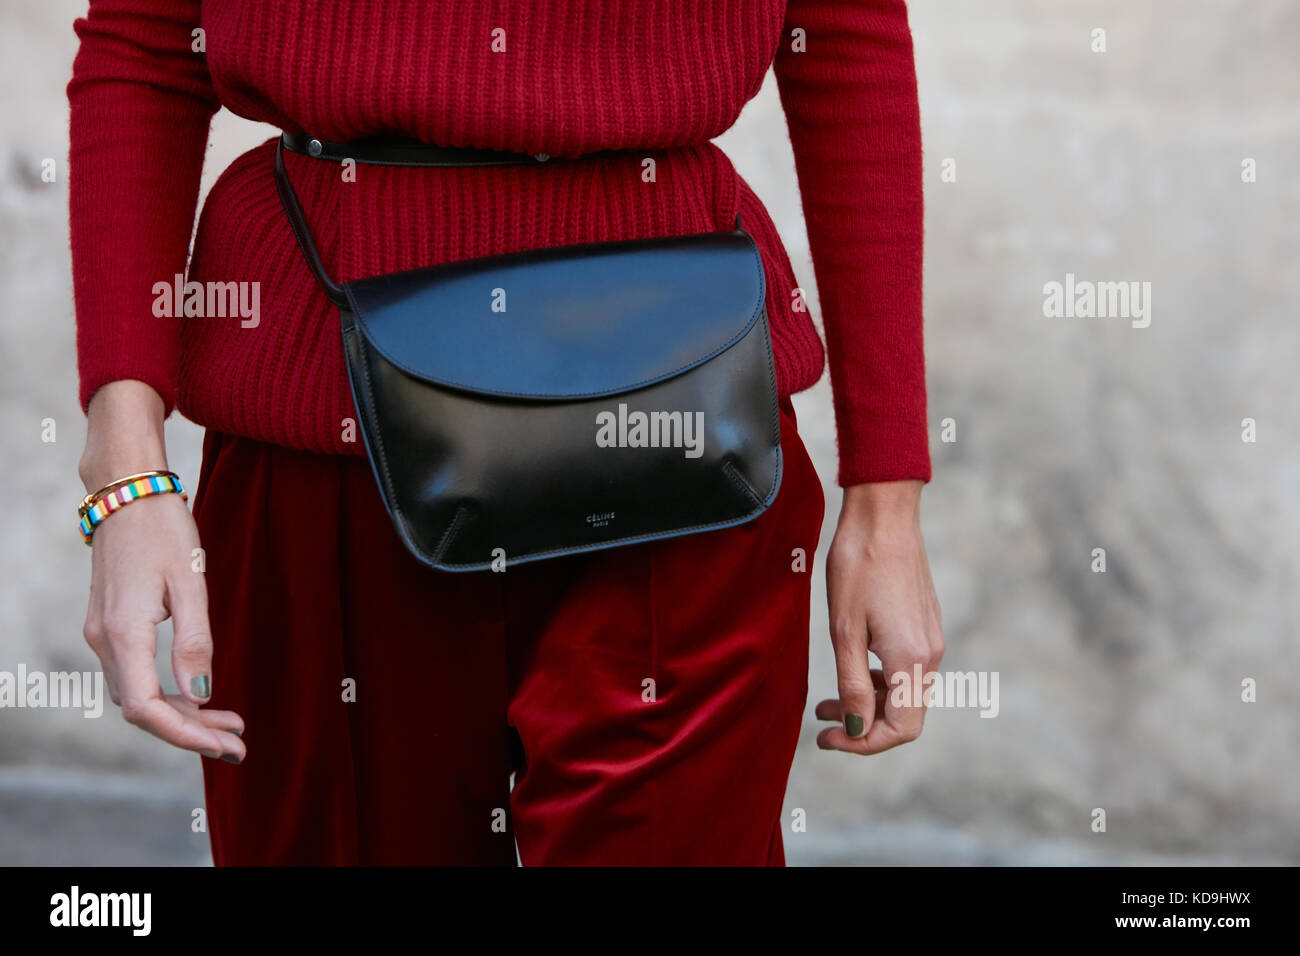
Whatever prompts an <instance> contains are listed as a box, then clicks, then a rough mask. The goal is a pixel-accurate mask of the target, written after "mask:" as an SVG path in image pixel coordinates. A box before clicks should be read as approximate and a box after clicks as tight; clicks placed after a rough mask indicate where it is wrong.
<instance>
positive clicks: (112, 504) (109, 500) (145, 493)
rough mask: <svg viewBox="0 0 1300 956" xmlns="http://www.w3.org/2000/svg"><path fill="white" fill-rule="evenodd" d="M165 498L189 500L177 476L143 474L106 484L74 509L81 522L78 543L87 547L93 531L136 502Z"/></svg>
mask: <svg viewBox="0 0 1300 956" xmlns="http://www.w3.org/2000/svg"><path fill="white" fill-rule="evenodd" d="M166 494H178V495H180V496H181V501H188V500H189V495H187V494H186V493H185V489H184V488H183V487H182V486H181V479H180V475H178V474H176V472H174V471H146V472H141V473H140V474H138V475H130V476H128V477H126V478H119V479H118V480H117V481H114V482H110V483H109V484H107V485H105V486H104V487H103V488H100V489H99V490H98V491H96V492H93V493H91V494H88V495H86V497H85V498H83V499H81V507H79V508H78V509H77V516H78V517H79V518H80V519H81V540H82V541H84V542H86V544H90V543H91V542H90V539H91V538H92V537H94V534H95V528H97V527H98V526H99V524H100V523H101V522H102V521H103V520H104V519H105V518H107V517H108V516H109V515H111V514H112V513H113V512H114V511H117V509H119V508H121V507H123V506H124V505H128V504H130V503H131V502H133V501H135V500H136V499H137V498H148V497H149V496H150V495H166Z"/></svg>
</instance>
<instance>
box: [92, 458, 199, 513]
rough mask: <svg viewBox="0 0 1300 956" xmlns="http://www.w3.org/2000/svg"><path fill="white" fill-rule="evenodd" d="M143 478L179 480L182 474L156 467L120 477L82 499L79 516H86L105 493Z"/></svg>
mask: <svg viewBox="0 0 1300 956" xmlns="http://www.w3.org/2000/svg"><path fill="white" fill-rule="evenodd" d="M141 478H175V479H177V480H178V481H179V480H180V475H178V474H176V472H174V471H166V470H164V469H158V468H155V469H154V470H152V471H142V472H139V473H138V474H134V475H127V476H126V477H125V478H119V479H117V480H116V481H110V482H109V483H108V484H106V485H105V486H104V487H103V488H100V489H99V490H98V491H92V492H91V493H90V494H88V495H86V497H84V498H82V499H81V504H80V505H79V506H78V507H77V517H78V518H84V517H86V512H87V511H89V510H90V509H91V508H93V507H95V502H96V501H98V500H99V499H100V498H102V497H104V495H106V494H109V493H110V492H113V491H116V490H117V489H118V488H121V487H123V486H124V485H129V484H130V483H131V482H133V481H139V480H140V479H141Z"/></svg>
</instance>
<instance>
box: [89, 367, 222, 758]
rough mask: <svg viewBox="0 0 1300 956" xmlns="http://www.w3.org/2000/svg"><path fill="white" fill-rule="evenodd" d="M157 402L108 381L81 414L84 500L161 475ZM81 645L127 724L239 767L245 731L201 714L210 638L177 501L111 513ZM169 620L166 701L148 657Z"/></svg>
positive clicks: (195, 536)
mask: <svg viewBox="0 0 1300 956" xmlns="http://www.w3.org/2000/svg"><path fill="white" fill-rule="evenodd" d="M162 422H163V403H162V400H161V398H159V396H158V393H157V392H155V391H154V390H153V389H152V388H150V387H149V386H148V385H145V384H144V383H142V382H136V381H120V382H112V383H110V384H108V385H105V386H103V387H102V388H100V389H99V390H98V391H96V393H95V396H94V398H93V399H92V400H91V402H90V406H89V408H88V409H87V425H88V428H87V437H86V451H85V453H84V454H83V455H82V459H81V469H80V470H81V477H82V480H83V481H84V482H85V485H86V488H87V490H88V491H94V490H96V489H98V488H101V487H103V486H104V485H105V484H108V483H109V482H110V481H114V480H116V479H117V478H121V477H124V476H126V475H129V474H134V473H136V472H140V471H147V470H150V469H153V468H166V467H167V466H166V455H165V450H164V444H163V437H162V435H163V429H162ZM91 540H92V543H93V548H92V552H93V553H92V557H91V579H90V606H89V608H88V610H87V612H86V625H85V629H84V634H85V638H86V643H87V644H89V645H90V648H91V650H93V651H94V652H95V654H96V655H97V656H98V657H99V660H100V664H101V665H102V667H103V671H104V679H105V681H106V682H107V684H108V692H109V696H110V697H111V698H112V700H113V703H115V704H117V705H118V706H119V707H121V708H122V716H123V717H125V718H126V720H127V721H128V722H129V723H132V724H135V725H136V726H137V727H140V728H141V729H143V730H147V731H149V733H151V734H153V735H154V736H156V737H159V738H161V739H162V740H165V741H167V742H168V743H169V744H172V745H173V746H176V747H181V748H183V749H185V750H194V751H197V752H198V753H201V754H204V755H205V756H208V757H221V758H222V759H225V760H230V761H232V762H235V763H239V762H240V761H242V760H243V759H244V756H245V754H246V750H245V748H244V742H243V741H242V740H241V739H240V735H241V734H242V733H243V730H244V722H243V720H242V719H241V718H240V716H239V715H238V714H236V713H234V712H233V711H228V710H206V709H203V707H202V705H203V704H205V703H207V700H208V698H209V697H210V696H211V694H212V690H211V683H212V677H211V675H212V634H211V630H210V628H209V626H208V605H207V586H206V584H205V583H204V578H203V571H202V563H201V562H200V561H198V560H197V557H198V555H199V551H198V548H199V533H198V528H197V526H196V525H195V523H194V518H193V516H192V515H191V514H190V511H189V509H188V508H187V507H186V506H185V502H183V501H182V500H181V498H180V496H179V495H176V494H163V495H152V496H150V497H147V498H141V499H139V500H137V501H133V502H131V503H130V504H129V505H127V506H125V507H123V508H122V509H120V510H119V511H116V512H114V513H113V514H112V515H110V516H109V517H108V518H106V519H105V520H104V522H103V523H102V524H100V525H99V527H98V528H96V529H95V535H94V537H93V538H92V539H91ZM168 617H170V618H171V619H172V631H173V640H172V671H173V673H174V674H175V677H176V683H177V686H178V687H179V688H180V693H179V694H164V693H163V691H162V686H161V684H160V683H159V681H158V671H157V668H156V666H155V663H154V656H155V653H156V650H157V646H158V625H159V624H161V623H162V622H163V621H165V620H167V618H168Z"/></svg>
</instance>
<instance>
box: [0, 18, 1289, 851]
mask: <svg viewBox="0 0 1300 956" xmlns="http://www.w3.org/2000/svg"><path fill="white" fill-rule="evenodd" d="M84 6H85V4H84V0H43V2H35V0H27V2H13V3H7V4H5V5H4V7H3V8H0V50H2V51H3V56H0V105H2V107H3V109H2V115H3V117H4V123H3V124H0V236H3V237H4V238H3V239H0V249H3V253H2V254H0V297H2V301H3V309H0V337H2V338H0V342H2V345H3V354H4V356H5V359H6V362H5V366H4V368H5V374H4V375H3V376H0V447H3V449H4V451H3V456H2V458H0V472H2V477H3V481H4V482H5V487H6V488H7V489H8V490H9V500H8V507H7V508H6V511H5V519H4V531H3V534H2V535H0V540H2V541H3V544H0V670H9V671H13V670H15V669H16V668H17V666H18V665H19V664H20V663H22V664H25V665H26V666H27V667H28V668H29V669H40V670H50V669H56V670H80V669H87V668H90V667H92V666H93V665H94V658H93V656H92V655H90V652H89V651H88V649H87V648H86V647H85V646H84V644H83V643H82V640H81V633H80V631H81V621H82V618H83V615H84V608H85V596H86V588H87V581H88V570H89V555H88V552H87V551H86V549H85V548H84V547H83V546H82V545H81V544H80V542H79V541H78V539H77V537H76V536H75V535H74V534H73V533H72V528H71V522H70V514H71V504H72V503H73V502H74V501H76V500H77V498H78V497H79V496H80V494H81V489H80V486H79V483H78V480H77V474H76V464H77V459H78V456H79V454H80V447H81V442H82V438H83V436H84V420H83V419H82V416H81V414H80V411H79V409H78V407H77V404H76V376H75V368H74V363H73V335H74V331H73V329H74V327H73V319H72V304H71V292H70V278H69V272H68V261H67V233H66V204H67V194H66V182H65V178H66V177H65V175H64V171H65V167H64V159H65V157H66V155H67V107H66V99H65V96H64V85H65V84H66V82H67V78H68V75H69V69H70V64H71V60H72V56H73V54H74V53H75V48H76V41H75V37H74V35H73V33H72V29H71V24H72V20H73V19H74V18H75V17H76V16H78V15H80V14H81V12H82V11H83V10H84ZM911 9H912V24H913V32H914V35H915V37H916V47H917V60H918V71H919V76H920V84H921V97H922V115H923V121H924V126H925V143H926V189H927V237H928V238H927V282H926V302H927V333H926V334H927V355H928V360H927V361H928V370H929V388H930V422H931V444H932V449H933V453H934V464H935V479H934V481H933V482H932V483H931V485H930V486H929V487H928V488H927V490H926V492H925V499H924V500H925V505H924V510H925V533H926V540H927V542H928V545H929V551H930V557H931V562H932V565H933V569H934V574H935V578H936V582H937V585H938V588H939V594H940V598H941V601H942V603H943V608H944V619H945V620H944V623H945V631H946V634H947V639H948V646H949V651H948V654H947V656H946V658H945V661H944V665H945V668H949V669H955V670H992V671H997V672H998V673H999V678H1000V691H1001V700H1000V712H999V715H998V716H997V717H996V718H995V719H991V720H989V719H981V718H980V717H979V716H978V714H977V712H975V711H973V710H946V711H944V710H939V711H934V712H932V713H931V715H930V717H929V719H928V721H927V727H926V732H925V734H924V736H923V737H922V738H921V741H920V742H919V743H917V744H913V745H911V746H909V747H906V748H903V749H901V750H898V751H895V752H891V753H889V754H887V755H883V756H879V757H874V758H868V759H854V758H850V757H847V756H845V755H836V754H823V753H821V752H819V751H818V750H817V749H816V747H815V745H814V743H813V740H814V737H815V735H816V731H817V728H818V723H817V722H816V721H814V720H813V719H812V718H811V705H812V703H815V701H816V700H818V699H820V698H822V697H824V696H830V695H832V694H833V693H834V686H835V679H834V662H833V658H832V656H831V653H830V648H829V641H828V640H827V638H826V612H825V607H824V600H822V598H821V594H822V590H823V586H822V584H821V580H822V579H821V565H822V560H821V559H822V555H823V554H824V548H825V545H826V544H827V543H828V542H829V540H830V534H831V532H832V530H833V527H834V524H833V522H834V517H835V513H836V505H837V503H838V491H837V490H836V489H835V488H834V487H833V476H834V430H833V421H832V414H831V409H830V403H829V392H828V388H827V383H826V381H825V380H823V382H822V383H821V385H819V386H818V387H817V388H816V389H814V390H812V391H810V392H808V393H805V394H804V395H802V396H800V397H799V398H798V401H797V405H798V411H799V415H800V422H801V426H802V428H803V431H804V434H805V440H806V441H807V443H808V445H809V447H810V448H811V450H812V452H813V455H814V458H815V459H816V460H817V462H818V466H819V470H820V471H821V473H822V475H823V477H824V481H825V482H826V491H827V495H828V503H829V505H830V508H829V514H828V518H827V524H826V528H825V534H824V537H823V542H822V547H823V551H822V554H819V555H818V558H817V568H816V573H817V581H818V583H817V585H816V586H815V593H816V594H817V596H818V599H817V601H816V602H815V605H814V629H813V634H812V646H813V670H812V674H811V677H810V694H809V699H810V704H809V718H808V721H807V727H806V733H805V737H804V740H803V742H802V746H801V750H800V753H799V756H798V758H797V760H796V762H795V766H794V770H793V773H792V777H791V782H790V789H789V794H788V799H787V812H788V813H793V811H795V810H796V809H800V810H803V811H804V812H805V813H806V816H807V832H806V833H790V834H788V835H787V840H786V842H787V849H788V855H789V858H790V860H791V862H792V863H896V862H897V863H958V864H965V863H980V862H995V863H1131V862H1173V861H1189V862H1206V861H1215V862H1230V863H1257V862H1288V863H1295V862H1297V861H1300V826H1298V825H1297V813H1296V810H1297V806H1298V801H1297V783H1298V781H1300V777H1298V774H1300V770H1298V769H1297V759H1296V758H1297V738H1298V736H1300V718H1298V717H1297V714H1298V713H1300V707H1298V706H1297V705H1298V704H1300V695H1298V694H1297V690H1296V679H1297V675H1298V674H1300V670H1298V668H1297V664H1298V663H1300V652H1298V651H1297V642H1296V639H1295V638H1296V634H1295V632H1296V624H1297V621H1298V620H1300V613H1298V612H1300V598H1298V597H1297V583H1300V575H1298V574H1297V572H1298V571H1300V568H1298V567H1297V565H1298V562H1297V554H1296V542H1297V541H1300V496H1297V491H1298V490H1300V454H1298V453H1297V447H1296V436H1297V435H1298V434H1300V394H1298V388H1297V384H1296V381H1297V380H1296V374H1295V372H1296V366H1297V356H1298V355H1300V328H1298V326H1297V322H1296V319H1297V303H1298V302H1300V294H1298V293H1300V270H1297V269H1296V267H1295V263H1296V261H1297V258H1298V255H1300V225H1297V224H1298V223H1300V114H1298V113H1297V110H1296V106H1295V104H1296V103H1297V101H1300V70H1298V69H1297V67H1296V65H1295V51H1296V50H1297V49H1300V5H1297V4H1295V3H1292V2H1288V0H1143V2H1141V3H1132V2H1129V3H1122V2H1119V0H1078V2H1074V3H1070V4H1048V3H1043V2H1034V0H980V2H954V0H912V3H911ZM1096 27H1101V28H1104V29H1105V30H1106V33H1107V45H1108V51H1107V52H1105V53H1102V54H1098V53H1093V52H1091V50H1090V43H1091V35H1090V32H1091V31H1092V30H1093V29H1094V28H1096ZM270 134H271V131H270V130H269V129H268V128H266V127H258V126H255V125H254V124H251V123H248V122H246V121H244V120H240V119H238V118H236V117H233V116H232V115H230V114H228V113H224V112H223V113H222V114H219V116H218V118H217V120H216V122H215V124H214V127H213V136H212V138H213V142H214V144H215V145H214V147H213V149H212V151H211V157H210V161H209V165H208V168H207V174H206V177H205V188H206V184H210V183H211V182H212V180H213V179H214V178H215V176H216V174H217V173H218V172H219V171H220V170H221V169H222V168H223V167H224V166H225V164H226V163H227V162H228V161H229V160H230V159H232V158H233V157H234V156H236V155H238V154H239V153H240V152H242V151H243V150H244V149H246V148H248V147H249V146H251V145H252V144H254V143H256V142H258V141H260V140H262V139H264V138H266V137H267V136H268V135H270ZM719 142H720V144H721V145H722V146H723V148H724V149H725V150H726V151H727V152H728V154H729V155H730V156H731V157H732V159H733V161H734V162H735V164H736V166H737V168H738V169H739V170H740V171H741V172H742V174H743V175H744V176H745V177H746V178H747V179H748V180H749V182H750V183H751V184H752V185H753V186H754V188H755V189H756V190H757V191H758V193H759V194H760V196H761V197H762V198H763V199H764V201H765V202H767V203H768V206H769V208H770V210H771V211H772V214H773V217H774V219H775V220H776V222H777V225H778V226H779V228H780V230H781V232H782V235H783V236H784V237H785V239H786V242H787V245H788V246H789V248H790V251H791V253H792V256H793V258H794V262H795V269H796V273H797V275H798V276H799V277H800V279H801V280H802V282H803V284H804V286H805V287H807V288H809V289H811V288H812V287H813V285H814V283H813V270H812V266H811V263H810V261H809V259H808V254H807V244H806V240H805V238H804V233H803V226H802V220H801V214H800V211H799V204H798V198H797V189H796V186H795V182H794V175H793V163H792V160H791V156H790V149H789V145H788V142H787V140H786V138H785V129H784V118H783V116H782V113H781V109H780V104H779V102H778V100H777V98H776V91H775V87H774V84H773V83H772V82H771V78H770V77H769V82H768V84H767V85H766V86H765V88H764V90H763V92H762V93H761V94H760V96H759V97H758V98H757V99H755V101H754V102H752V103H751V104H750V105H749V107H748V108H747V109H746V111H745V113H744V115H743V116H742V118H741V120H740V122H739V123H738V124H737V126H736V127H735V128H733V129H732V130H731V131H729V132H728V133H727V134H726V135H725V136H724V137H722V138H721V140H720V141H719ZM45 157H56V158H57V159H58V161H59V170H60V175H59V181H58V182H57V183H54V184H47V183H43V182H42V181H41V179H40V175H39V170H40V162H41V160H42V159H43V158H45ZM1246 157H1251V158H1253V159H1254V160H1255V161H1256V163H1257V167H1258V181H1257V182H1255V183H1251V184H1245V183H1243V182H1242V181H1241V163H1242V160H1243V159H1244V158H1246ZM947 158H952V159H954V160H955V161H956V168H957V181H956V182H952V183H948V182H943V181H942V180H941V178H940V168H941V164H942V162H943V161H944V160H945V159H947ZM1067 272H1073V273H1075V274H1076V275H1077V276H1079V277H1080V278H1081V279H1094V280H1099V281H1127V280H1137V281H1149V282H1151V283H1152V288H1153V293H1152V307H1153V308H1152V322H1151V325H1150V327H1149V328H1145V329H1135V328H1132V327H1130V325H1129V323H1127V322H1125V321H1123V320H1115V319H1109V320H1108V319H1047V318H1044V317H1043V314H1042V295H1043V294H1042V287H1043V284H1044V283H1045V282H1049V281H1053V280H1056V281H1061V280H1063V279H1064V277H1065V274H1066V273H1067ZM813 307H814V310H816V300H815V298H814V300H813ZM1247 417H1250V418H1253V419H1255V420H1256V421H1257V423H1258V437H1259V440H1258V442H1257V443H1254V444H1247V443H1243V442H1242V440H1241V427H1242V426H1241V422H1242V419H1243V418H1247ZM47 418H52V419H54V421H55V422H56V426H57V441H56V442H54V443H51V444H46V443H42V442H41V440H40V434H41V428H42V421H43V420H44V419H47ZM948 418H951V419H953V420H954V422H955V424H956V429H957V440H956V441H955V442H952V443H944V442H941V441H940V440H939V430H940V424H941V423H942V422H943V420H944V419H948ZM200 435H201V433H200V431H199V429H197V428H196V427H195V426H193V425H191V424H189V423H187V422H184V421H181V420H179V419H178V420H174V421H172V422H171V423H170V424H169V439H170V442H171V448H172V460H173V465H174V466H175V467H177V469H178V470H179V471H180V472H181V473H182V474H183V475H189V476H191V480H192V476H194V475H196V474H197V468H198V451H199V440H200ZM1096 547H1103V548H1105V549H1106V551H1107V560H1108V571H1107V573H1105V574H1094V573H1092V571H1091V570H1090V564H1091V552H1092V549H1093V548H1096ZM166 660H167V647H166V641H164V644H163V651H162V654H161V655H160V661H161V662H162V663H163V664H164V666H163V668H162V670H163V672H164V673H166V672H167V671H169V667H167V666H165V662H166ZM1245 678H1253V679H1254V680H1256V681H1257V682H1258V701H1257V702H1256V703H1250V704H1248V703H1243V702H1242V700H1241V682H1242V680H1243V679H1245ZM168 679H170V678H168ZM201 802H202V790H201V781H200V775H199V767H198V760H197V758H194V757H192V756H189V755H185V754H181V753H179V752H175V751H172V750H170V749H169V748H167V747H166V746H165V745H162V744H161V743H158V742H156V741H154V740H153V739H152V738H148V737H146V736H144V735H143V734H141V733H140V732H139V731H136V730H134V729H133V728H130V727H128V726H126V725H125V724H123V723H122V722H121V721H120V720H119V719H118V718H117V716H116V714H114V713H107V714H106V715H105V716H104V718H102V719H100V720H93V721H88V720H84V719H82V718H81V717H80V716H78V715H77V714H74V713H69V712H62V711H27V710H0V862H4V863H18V862H33V863H47V862H48V863H58V862H64V863H79V862H95V863H104V862H122V863H135V862H176V863H202V862H205V861H206V860H207V850H206V839H205V837H204V836H203V835H202V834H192V833H190V828H189V821H190V811H191V809H192V808H193V807H197V806H200V805H201ZM1096 807H1102V808H1105V809H1106V811H1107V816H1108V829H1107V832H1106V833H1103V834H1098V833H1093V832H1091V830H1090V822H1091V812H1092V810H1093V808H1096Z"/></svg>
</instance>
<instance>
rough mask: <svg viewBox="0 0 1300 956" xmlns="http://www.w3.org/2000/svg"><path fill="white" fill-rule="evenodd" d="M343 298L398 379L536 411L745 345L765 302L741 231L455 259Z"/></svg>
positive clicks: (354, 289)
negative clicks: (522, 401)
mask: <svg viewBox="0 0 1300 956" xmlns="http://www.w3.org/2000/svg"><path fill="white" fill-rule="evenodd" d="M344 289H345V290H346V292H347V296H348V300H349V302H350V303H351V306H352V310H353V312H354V314H355V316H356V322H357V326H358V327H359V328H360V330H361V332H362V333H363V334H364V335H365V337H366V339H367V340H368V341H369V343H370V344H371V345H372V346H373V347H374V348H375V350H377V351H378V352H379V353H380V354H381V355H382V356H383V357H384V358H385V359H387V360H388V361H389V362H391V363H392V364H393V365H395V366H397V367H398V368H399V369H401V370H402V371H404V372H406V373H407V374H408V375H413V376H415V377H417V378H420V379H423V380H425V381H428V382H432V383H436V384H439V385H443V386H446V387H448V388H454V389H459V390H462V391H469V392H477V393H481V394H486V395H498V396H502V397H510V398H533V399H541V400H560V399H577V398H594V397H599V396H602V395H612V394H616V393H619V392H626V391H629V390H631V389H634V388H640V387H643V386H647V385H650V384H653V383H655V382H659V381H663V380H664V379H668V378H672V377H673V376H675V375H678V374H681V373H682V372H685V371H687V370H688V369H691V368H694V367H695V366H697V365H699V364H700V363H702V362H706V361H708V360H709V359H710V358H712V357H713V356H715V355H717V354H719V353H721V352H723V351H724V350H726V349H727V348H729V347H730V346H731V345H733V344H735V343H736V342H738V341H739V340H740V339H741V338H743V337H744V335H745V333H747V332H748V331H749V330H750V328H752V327H753V325H754V323H755V322H756V321H757V320H758V317H759V315H760V314H761V311H762V309H763V304H764V277H763V263H762V259H761V257H760V256H759V253H758V248H757V247H756V246H755V245H754V241H753V239H751V238H750V236H749V234H748V233H746V232H745V231H744V230H743V229H736V230H733V231H730V232H709V233H700V234H696V235H690V236H675V237H669V238H664V239H648V240H627V241H620V242H607V243H592V244H587V245H580V246H557V247H552V248H547V249H537V250H531V251H528V252H522V253H508V254H505V255H499V256H491V257H486V258H478V259H467V260H462V261H460V262H451V263H446V264H444V265H438V266H431V267H428V268H424V269H414V270H411V271H408V272H397V273H393V274H390V275H382V276H374V277H371V278H366V279H357V280H354V281H352V282H348V283H346V284H345V285H344Z"/></svg>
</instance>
